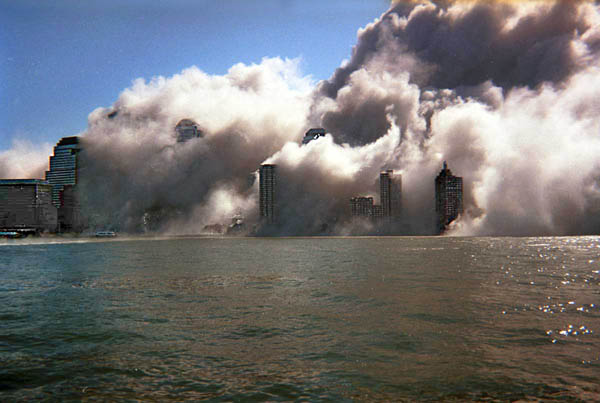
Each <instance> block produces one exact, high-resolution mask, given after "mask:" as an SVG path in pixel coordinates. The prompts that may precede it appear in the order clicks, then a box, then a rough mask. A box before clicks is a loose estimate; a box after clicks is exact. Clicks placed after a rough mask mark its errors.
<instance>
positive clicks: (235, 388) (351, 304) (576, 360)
mask: <svg viewBox="0 0 600 403" xmlns="http://www.w3.org/2000/svg"><path fill="white" fill-rule="evenodd" d="M599 252H600V238H599V237H565V238H449V237H448V238H447V237H424V238H407V237H372V238H269V239H267V238H186V239H157V240H151V239H137V240H123V239H121V240H116V241H101V242H99V241H93V242H91V241H90V242H88V241H85V240H77V241H65V242H61V243H55V242H49V243H45V242H44V241H43V240H42V241H40V242H39V243H31V242H30V243H23V242H16V241H15V242H6V243H4V244H2V245H0V271H1V273H2V274H1V276H2V282H1V283H0V303H1V304H2V309H1V310H0V361H1V362H2V366H1V367H0V398H2V400H31V399H49V400H68V399H76V400H116V399H132V400H134V399H153V400H186V399H190V400H199V399H212V400H218V401H220V400H224V401H231V400H250V399H252V400H259V401H260V400H302V399H303V400H310V401H319V400H332V401H339V400H363V401H378V400H380V401H389V400H395V401H402V400H406V401H412V400H440V399H441V400H500V401H502V400H517V399H525V400H527V399H547V400H561V399H567V400H576V399H581V400H595V399H598V396H599V394H600V387H599V386H598V384H597V374H598V373H599V369H600V339H599V334H600V333H599V332H600V306H599V305H600V298H599V296H600V264H599V259H598V255H599Z"/></svg>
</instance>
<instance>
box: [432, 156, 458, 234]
mask: <svg viewBox="0 0 600 403" xmlns="http://www.w3.org/2000/svg"><path fill="white" fill-rule="evenodd" d="M435 212H436V214H437V226H438V231H439V232H440V233H441V232H444V230H445V229H446V228H447V227H448V224H450V223H451V222H452V221H454V220H455V219H456V218H457V217H458V216H459V215H460V214H462V212H463V180H462V178H461V177H460V176H454V175H452V171H450V169H448V164H446V161H444V166H443V168H442V170H441V171H440V174H439V175H438V176H437V177H436V178H435Z"/></svg>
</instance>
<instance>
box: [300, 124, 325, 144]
mask: <svg viewBox="0 0 600 403" xmlns="http://www.w3.org/2000/svg"><path fill="white" fill-rule="evenodd" d="M323 136H325V129H323V128H320V127H317V128H313V129H309V130H308V131H307V132H306V133H304V138H303V139H302V144H308V143H310V142H311V141H313V140H317V139H318V138H319V137H323Z"/></svg>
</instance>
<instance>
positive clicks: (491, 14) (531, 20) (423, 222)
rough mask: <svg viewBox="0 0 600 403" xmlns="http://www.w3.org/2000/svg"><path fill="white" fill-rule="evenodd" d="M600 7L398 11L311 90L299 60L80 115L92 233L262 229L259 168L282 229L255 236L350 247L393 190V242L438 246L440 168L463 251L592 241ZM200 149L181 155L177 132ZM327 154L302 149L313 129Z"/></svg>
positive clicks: (597, 172) (597, 216)
mask: <svg viewBox="0 0 600 403" xmlns="http://www.w3.org/2000/svg"><path fill="white" fill-rule="evenodd" d="M599 50H600V8H599V6H598V4H597V3H596V2H577V1H566V0H565V1H554V2H553V1H544V2H542V1H530V2H527V1H521V2H504V1H481V2H452V1H440V2H434V1H421V2H419V1H417V2H398V3H395V4H394V5H392V7H391V8H390V10H388V11H387V12H386V13H384V14H383V15H382V16H381V17H380V18H379V19H377V20H376V21H374V22H373V23H371V24H369V25H368V26H367V27H365V28H364V29H361V30H359V33H358V42H357V44H356V46H355V47H354V49H353V52H352V56H351V58H350V59H349V61H347V62H345V63H344V64H343V65H342V66H341V67H340V68H338V69H337V70H336V71H335V72H334V74H333V75H332V77H331V78H330V79H329V80H326V81H323V82H321V83H318V84H316V85H315V84H314V83H313V82H312V81H311V80H310V78H307V77H303V76H302V74H301V73H300V72H299V71H298V68H297V65H298V63H297V61H290V60H281V59H279V58H274V59H264V60H263V61H262V63H260V64H258V65H249V66H247V65H242V64H239V65H236V66H234V67H232V68H231V69H230V70H229V72H228V73H227V74H226V75H223V76H210V75H207V74H205V73H203V72H202V71H200V70H199V69H197V68H195V67H192V68H190V69H187V70H185V71H183V72H182V73H181V74H178V75H175V76H173V77H170V78H162V77H159V78H155V79H153V80H152V81H150V82H145V81H143V80H138V81H136V82H135V83H134V85H133V86H132V87H131V88H129V89H126V90H125V91H124V92H123V93H122V94H121V95H120V96H119V98H118V100H117V101H116V102H115V103H114V105H112V106H111V107H109V108H99V109H97V110H96V111H94V112H93V113H92V114H91V115H90V117H89V129H88V130H87V131H86V133H85V135H84V146H85V149H86V151H85V153H84V155H83V157H84V158H83V161H84V170H83V172H82V178H81V179H82V181H81V182H82V188H83V192H82V193H83V194H84V195H85V196H86V201H87V206H89V210H88V215H89V217H90V220H91V222H92V223H93V224H94V225H96V226H97V227H106V226H112V227H116V228H119V229H121V230H127V231H140V230H143V229H148V228H150V229H152V230H156V231H161V232H168V233H198V232H202V230H203V228H204V227H205V226H206V225H210V224H216V223H221V224H223V223H224V224H227V223H228V222H229V220H230V218H231V217H232V216H234V215H236V214H238V213H240V214H242V215H243V216H244V217H245V218H246V222H247V223H248V228H251V226H252V225H254V224H257V225H258V222H259V220H258V217H257V215H258V181H257V180H256V177H257V174H256V170H257V169H258V167H259V166H260V164H262V163H274V164H277V166H278V172H279V179H280V181H279V182H280V189H279V193H278V195H279V199H278V202H279V204H278V208H279V222H278V224H277V225H276V226H275V227H270V228H266V227H262V228H261V227H260V226H258V227H256V230H257V231H258V233H259V234H332V233H333V234H349V233H356V232H357V231H358V232H361V231H362V232H364V231H367V232H368V231H370V230H372V228H370V224H368V223H366V224H365V223H363V224H365V226H364V227H361V224H360V223H359V224H357V223H352V222H350V220H349V219H348V218H349V217H348V216H349V212H350V206H349V199H350V197H353V196H360V195H363V196H366V195H372V196H375V199H376V202H377V201H378V200H377V199H378V197H377V195H378V176H379V172H380V170H381V169H394V170H396V171H398V172H399V173H401V174H402V178H403V180H402V182H403V208H404V210H403V215H402V219H401V223H400V225H399V226H397V227H396V228H392V230H394V231H397V232H400V233H402V234H430V233H432V232H433V230H434V205H433V202H434V194H433V189H434V186H433V180H434V178H435V176H436V175H437V173H438V172H439V170H440V169H441V165H442V162H443V161H444V160H446V161H448V163H449V165H450V168H451V169H452V171H453V172H454V174H455V175H459V176H462V177H463V178H464V185H465V213H464V215H463V216H462V217H460V218H459V219H458V220H457V221H456V222H455V223H454V225H453V228H452V230H451V233H453V234H459V235H551V234H555V235H562V234H590V233H598V231H600V182H599V179H600V166H599V165H600V164H599V163H598V161H599V158H598V155H600V136H599V135H598V134H599V133H600V121H599V119H598V116H599V112H600V101H599V98H598V96H597V94H598V93H599V90H600V74H599V73H600V63H599V60H600V58H599ZM184 118H187V119H192V120H194V121H195V122H196V123H198V125H199V127H200V129H201V130H202V132H203V133H204V137H202V138H196V139H192V140H189V141H187V142H185V143H177V142H176V138H175V134H174V127H175V125H176V124H177V122H179V121H180V120H181V119H184ZM319 126H322V127H324V128H325V129H326V130H327V132H328V133H329V134H327V135H326V136H325V137H324V138H321V139H318V140H315V141H312V142H310V143H308V144H306V145H300V142H301V139H302V135H303V133H304V132H305V131H306V130H307V129H308V128H309V127H319ZM0 161H1V155H0Z"/></svg>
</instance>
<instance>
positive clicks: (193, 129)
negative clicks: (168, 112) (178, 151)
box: [175, 119, 203, 143]
mask: <svg viewBox="0 0 600 403" xmlns="http://www.w3.org/2000/svg"><path fill="white" fill-rule="evenodd" d="M175 134H176V136H177V142H178V143H184V142H186V141H188V140H191V139H194V138H196V137H202V136H203V134H202V131H201V130H200V129H198V124H197V123H196V122H194V121H193V120H190V119H182V120H180V121H179V123H177V125H176V126H175Z"/></svg>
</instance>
